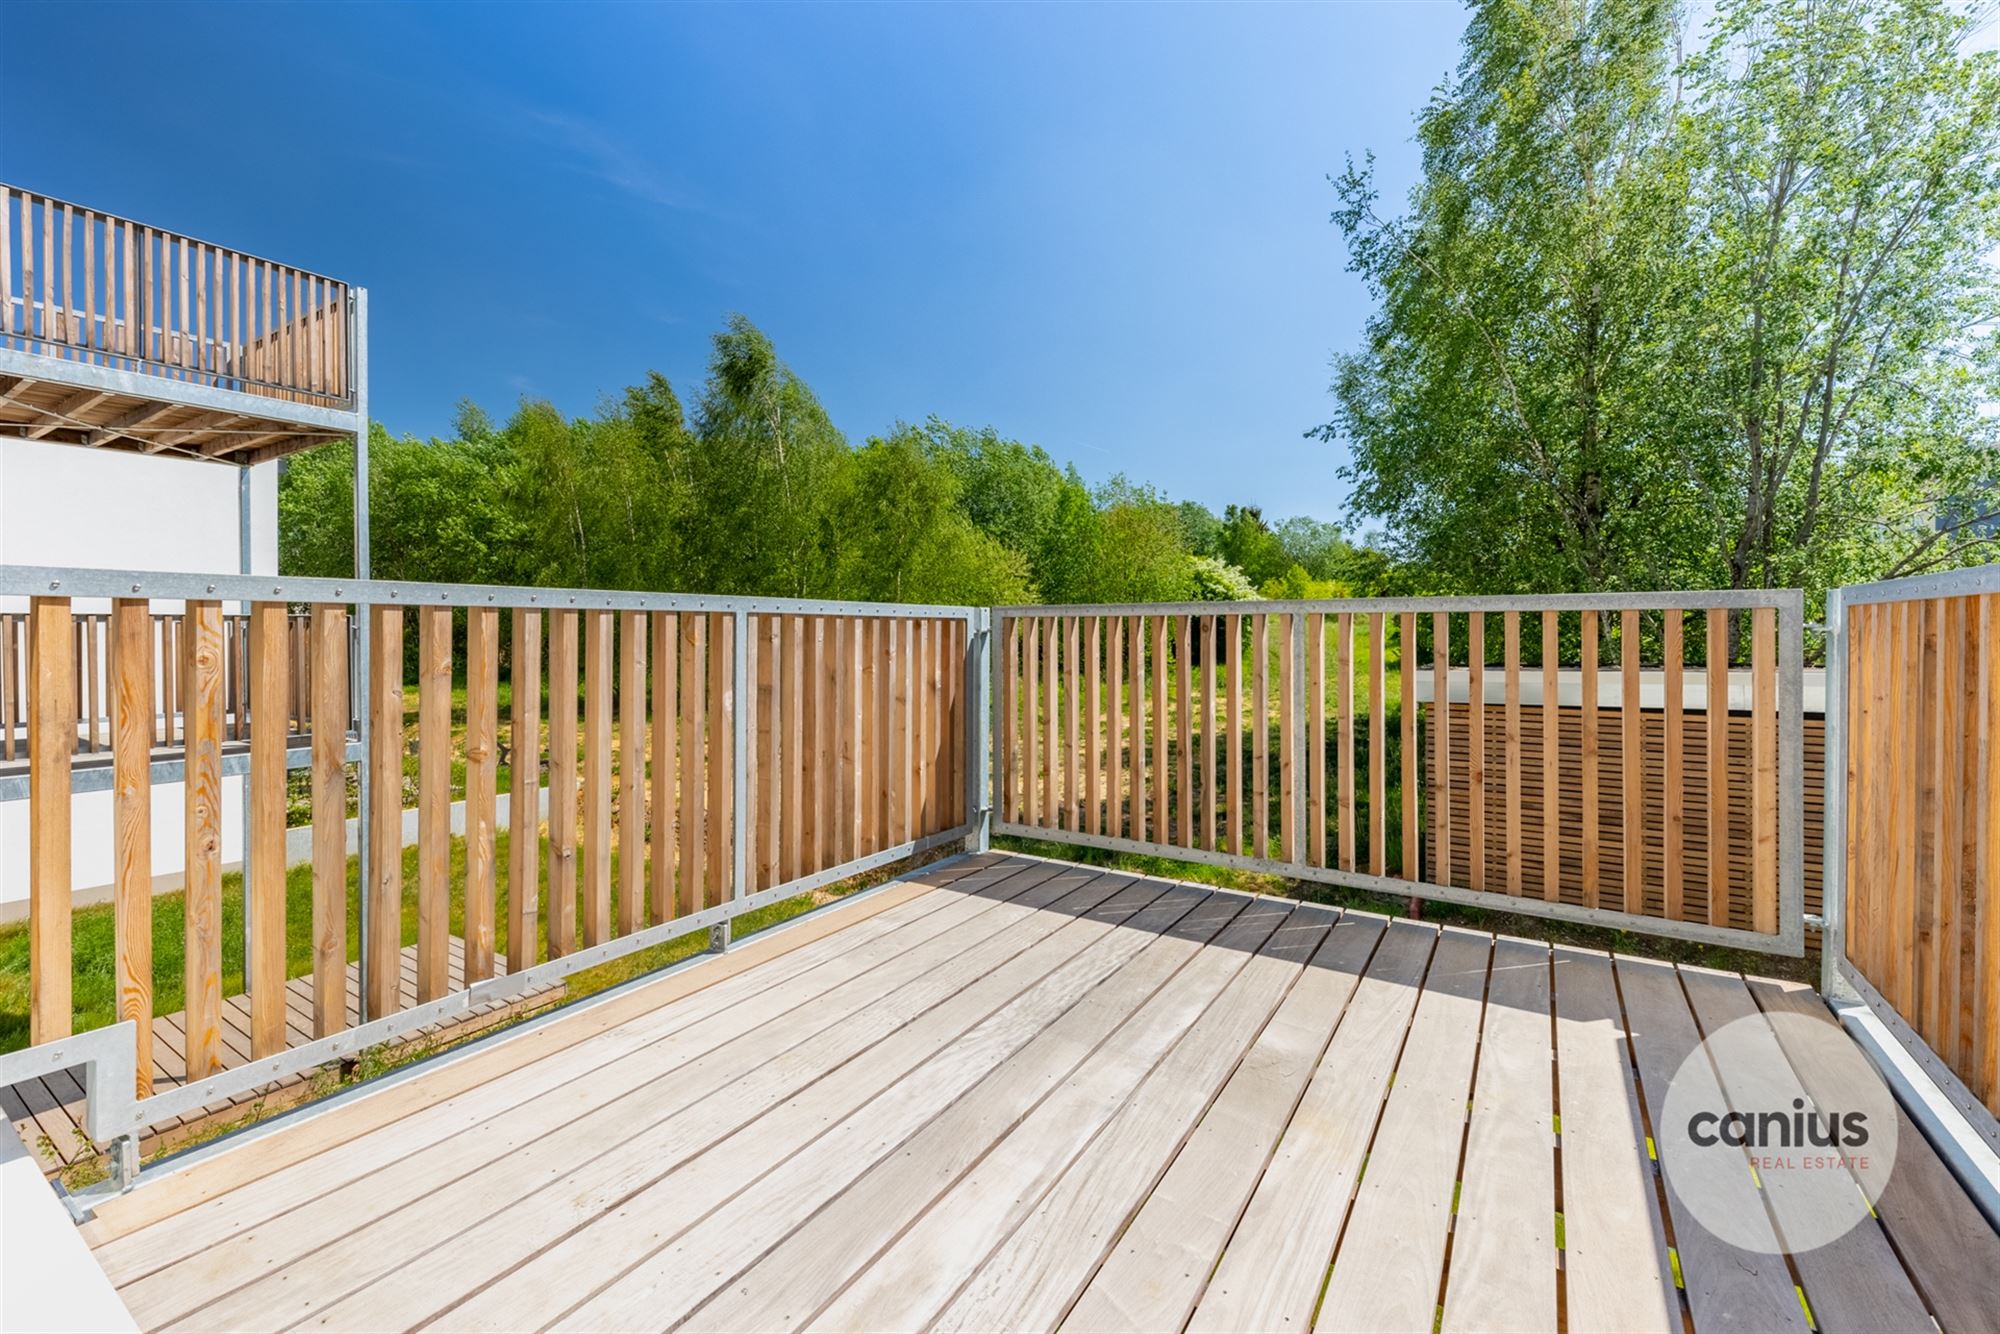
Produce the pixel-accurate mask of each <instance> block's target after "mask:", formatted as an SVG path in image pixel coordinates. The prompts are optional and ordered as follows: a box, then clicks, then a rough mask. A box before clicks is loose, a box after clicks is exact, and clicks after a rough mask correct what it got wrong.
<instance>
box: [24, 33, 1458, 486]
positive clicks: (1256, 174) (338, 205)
mask: <svg viewBox="0 0 2000 1334" xmlns="http://www.w3.org/2000/svg"><path fill="white" fill-rule="evenodd" d="M1463 26H1464V16H1463V11H1462V10H1460V9H1459V8H1458V7H1457V6H1456V5H1451V4H1441V3H1440V4H1414V3H1412V4H1351V5H1320V6H1309V5H1282V6H1280V5H1274V6H1268V7H1252V6H1231V7H1192V6H1183V7H1172V8H1139V7H1124V6H1102V7H1074V8H1058V7H1050V6H1039V5H1015V6H1003V7H959V6H931V7H901V6H887V5H881V6H868V7H835V6H763V7H709V6H682V7H673V8H668V7H648V6H640V5H617V6H614V5H602V6H589V5H582V4H572V5H567V6H562V7H535V6H529V5H514V6H507V7H496V8H481V7H474V6H458V5H449V4H431V5H425V6H408V7H398V6H379V5H354V6H333V5H275V6H249V5H232V6H228V7H214V8H208V7H182V6H177V5H169V4H143V5H141V4H132V5H121V6H104V7H95V6H91V5H87V4H81V3H71V4H63V5H47V6H23V5H14V6H10V8H9V17H8V34H9V40H8V45H9V48H10V49H11V50H13V51H14V52H15V53H16V56H17V58H16V59H14V60H11V61H10V62H9V65H8V72H7V80H6V82H7V93H6V98H5V109H4V110H0V176H4V178H5V179H7V180H8V181H10V182H11V183H13V184H16V185H20V186H24V187H27V188H30V189H34V190H38V191H47V192H49V193H53V194H57V195H60V196H64V197H68V198H71V199H74V200H77V201H79V202H84V203H89V204H92V205H94V206H97V207H101V208H106V209H109V210H112V211H115V212H120V213H125V214H128V215H132V216H136V217H138V218H141V219H143V220H146V221H149V222H153V223H155V224H157V225H160V226H165V227H172V228H175V229H178V230H183V231H188V232H192V233H194V234H196V235H199V236H202V237H205V238H208V239H212V240H216V241H219V242H222V243H224V244H227V245H233V246H239V247H242V248H244V249H248V250H252V251H256V252H258V253H262V254H267V255H270V256H273V257H276V258H280V259H283V260H287V261H290V262H293V263H297V264H300V265H303V266H306V267H311V268H315V269H318V270H320V271H321V272H325V273H329V274H332V275H334V276H335V277H339V278H343V279H347V280H350V281H353V282H355V283H358V284H361V285H364V286H366V287H368V288H369V291H370V302H371V309H372V339H373V355H372V358H371V362H372V368H373V391H372V406H373V409H374V414H375V416H376V417H377V418H378V419H380V420H382V421H383V422H385V423H386V424H387V425H388V426H389V427H390V428H391V429H393V430H397V431H412V432H417V433H423V434H429V433H444V432H446V431H448V429H449V427H450V422H451V417H452V411H453V406H454V404H455V403H456V402H457V401H458V400H459V399H460V398H461V397H469V398H472V399H474V400H475V401H477V402H479V403H481V404H482V405H484V406H486V407H487V408H488V409H489V410H490V411H493V412H494V413H495V414H496V415H502V414H504V413H505V412H506V411H507V410H509V409H510V408H511V407H512V405H513V403H514V402H515V401H516V400H517V399H518V398H519V397H520V396H521V395H522V394H532V395H535V396H538V397H546V398H548V399H550V400H552V401H553V402H555V403H556V404H557V406H559V407H560V408H562V409H563V410H564V411H566V412H571V413H581V412H585V411H588V410H589V409H590V408H591V407H592V406H594V405H595V404H596V403H597V401H598V400H599V399H600V398H601V397H603V396H604V395H606V394H611V393H615V392H616V391H617V390H618V389H620V388H621V387H622V386H624V385H625V384H627V383H630V382H631V381H633V380H634V379H636V378H637V377H639V376H640V375H642V374H643V373H644V372H645V371H646V370H648V369H649V368H650V369H658V370H660V371H662V372H664V373H665V374H667V375H668V376H669V377H671V378H672V379H673V381H674V383H675V384H676V386H677V387H679V388H680V389H681V390H682V393H683V398H684V399H691V398H692V397H693V393H694V391H695V389H696V388H697V386H698V384H699V381H700V378H701V374H702V371H703V367H704V365H705V362H706V358H707V354H708V338H709V335H710V334H711V333H712V332H713V331H714V330H715V329H717V328H718V327H719V326H720V325H721V323H722V321H723V319H724V318H725V317H726V316H727V315H728V314H729V313H730V312H732V311H741V312H743V313H744V314H746V315H748V316H749V317H750V318H751V319H752V320H754V321H756V322H757V323H758V324H759V325H761V326H762V327H763V328H764V329H765V330H766V332H768V333H769V334H770V335H771V336H772V338H773V339H774V340H775V342H776V344H777V346H778V350H779V352H780V355H782V356H783V357H784V358H785V359H786V360H787V361H788V362H789V363H790V364H791V365H792V367H793V368H794V369H795V370H797V371H798V372H799V374H800V375H802V376H803V377H804V378H805V379H806V380H807V381H808V382H809V383H810V384H811V385H812V386H813V388H814V389H815V390H816V391H817V392H818V393H819V395H820V397H821V399H822V401H823V402H824V403H825V404H826V406H827V408H828V410H829V411H830V412H831V414H832V416H833V418H834V420H835V422H836V423H837V424H838V425H839V426H840V427H841V428H842V429H843V430H845V431H846V432H847V434H848V436H849V438H850V439H853V440H856V441H859V440H860V439H862V438H865V437H866V436H868V435H871V434H877V433H881V432H884V431H886V430H887V429H889V428H890V427H891V426H892V425H893V424H894V423H895V422H896V421H897V420H898V419H903V420H913V421H914V420H921V419H923V418H924V417H925V416H928V415H931V414H936V415H938V416H942V417H945V418H947V419H949V420H951V421H955V422H959V423H962V424H966V425H973V426H984V425H991V426H993V427H996V428H998V429H999V430H1000V431H1001V432H1003V433H1005V434H1007V435H1010V436H1016V437H1019V438H1021V439H1024V440H1029V441H1032V442H1035V443H1038V444H1041V445H1043V446H1044V447H1046V448H1047V449H1048V450H1049V452H1050V453H1051V454H1052V455H1054V456H1055V457H1056V458H1057V459H1058V460H1062V461H1065V462H1074V463H1075V464H1076V465H1077V467H1078V468H1079V469H1080V470H1081V471H1082V472H1083V474H1084V475H1085V477H1086V478H1088V479H1090V480H1091V481H1092V482H1097V481H1101V480H1103V479H1104V478H1106V477H1108V476H1110V475H1111V474H1113V473H1114V472H1118V471H1121V470H1122V471H1124V472H1126V473H1127V474H1129V475H1131V476H1132V477H1134V478H1136V479H1143V480H1147V481H1151V482H1154V483H1156V484H1158V485H1160V486H1162V487H1164V488H1165V489H1166V490H1167V491H1168V492H1169V493H1171V494H1172V495H1174V496H1175V497H1177V498H1180V497H1191V498H1196V499H1201V500H1204V501H1206V502H1208V503H1209V504H1211V505H1212V506H1214V507H1215V508H1217V509H1218V510H1219V509H1220V508H1221V506H1222V505H1223V504H1224V503H1226V502H1230V501H1237V502H1247V503H1251V504H1259V505H1262V506H1264V507H1265V510H1266V512H1267V513H1268V514H1270V515H1272V516H1273V517H1274V518H1275V517H1280V516H1283V515H1287V514H1293V513H1311V514H1314V515H1318V516H1320V517H1323V518H1334V517H1338V515H1339V510H1340V505H1341V502H1342V499H1343V487H1342V485H1341V483H1340V482H1339V479H1338V478H1337V477H1336V476H1335V475H1334V473H1335V469H1336V467H1337V466H1338V464H1339V462H1340V456H1339V451H1338V450H1337V449H1336V448H1334V447H1330V446H1327V445H1323V444H1320V443H1317V442H1313V441H1308V440H1305V439H1303V438H1302V437H1301V433H1302V432H1303V431H1304V430H1305V429H1306V428H1308V427H1310V426H1312V425H1314V424H1316V423H1318V422H1321V421H1323V420H1325V419H1326V417H1327V416H1328V415H1329V410H1330V401H1329V399H1328V397H1327V392H1326V386H1327V380H1328V359H1329V357H1330V356H1331V355H1332V354H1333V353H1334V352H1335V351H1337V350H1341V349H1344V348H1348V347H1351V346H1353V345H1354V344H1355V342H1356V341H1357V339H1358V338H1359V336H1360V332H1361V326H1362V322H1363V320H1364V319H1365V317H1366V315H1367V312H1368V309H1369V302H1368V298H1367V294H1366V292H1365V291H1364V290H1363V289H1362V287H1361V285H1360V284H1359V282H1358V281H1356V280H1355V279H1354V278H1353V277H1352V276H1351V275H1349V274H1347V273H1346V272H1345V271H1344V265H1345V253H1344V251H1343V248H1342V246H1341V243H1340V238H1339V235H1338V232H1337V230H1336V229H1335V228H1334V227H1333V226H1332V225H1331V224H1330V223H1329V222H1328V221H1327V216H1328V213H1329V211H1330V209H1331V207H1332V204H1333V195H1332V190H1331V187H1329V186H1328V185H1327V183H1326V180H1325V177H1326V174H1327V173H1328V172H1329V171H1333V170H1336V169H1337V168H1338V167H1339V165H1340V163H1341V161H1342V156H1343V154H1344V153H1346V152H1348V151H1354V152H1356V153H1357V154H1358V153H1359V152H1360V151H1362V150H1366V149H1371V148H1372V149H1373V150H1375V152H1376V153H1377V155H1378V159H1379V163H1380V167H1381V172H1382V179H1383V183H1384V185H1385V187H1387V190H1388V193H1389V194H1390V195H1391V197H1392V199H1399V198H1400V197H1401V195H1402V193H1403V191H1404V190H1405V189H1406V188H1407V186H1408V185H1409V183H1410V181H1411V180H1412V179H1413V178H1414V175H1415V172H1416V170H1417V157H1416V152H1415V149H1414V147H1413V146H1412V145H1411V143H1410V133H1411V129H1412V125H1413V116H1414V113H1415V111H1416V110H1417V108H1418V107H1419V106H1421V105H1422V103H1423V101H1424V99H1425V98H1426V97H1427V96H1428V94H1429V92H1430V90H1431V89H1432V87H1433V86H1434V85H1435V84H1436V83H1437V82H1438V80H1439V79H1440V78H1441V77H1442V76H1443V75H1444V74H1445V73H1446V72H1447V70H1448V69H1449V68H1450V67H1451V65H1452V64H1453V63H1454V62H1455V60H1456V58H1457V43H1458V38H1459V35H1460V33H1461V32H1462V30H1463ZM31 52H41V53H44V54H45V55H46V56H48V58H47V59H23V58H18V57H20V56H22V55H23V54H24V53H31ZM86 53H87V55H86ZM82 71H88V73H87V74H86V73H82ZM119 71H123V73H122V74H120V73H117V72H119Z"/></svg>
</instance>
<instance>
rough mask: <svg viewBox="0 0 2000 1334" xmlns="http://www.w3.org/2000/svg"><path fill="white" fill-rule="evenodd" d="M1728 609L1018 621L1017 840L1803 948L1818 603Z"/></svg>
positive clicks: (1011, 736) (1013, 754) (1473, 605)
mask: <svg viewBox="0 0 2000 1334" xmlns="http://www.w3.org/2000/svg"><path fill="white" fill-rule="evenodd" d="M1705 596H1707V595H1703V594H1689V595H1658V596H1653V595H1646V596H1643V597H1628V598H1622V599H1619V600H1618V603H1617V604H1616V605H1610V606H1604V607H1593V606H1589V605H1580V602H1582V601H1583V600H1580V599H1577V598H1573V597H1572V598H1564V599H1551V600H1549V602H1548V605H1538V604H1536V603H1534V602H1533V601H1522V602H1509V601H1507V600H1504V599H1486V600H1481V599H1462V600H1454V601H1451V602H1444V603H1440V602H1438V601H1436V600H1431V601H1420V602H1412V603H1405V604H1398V603H1394V602H1376V603H1370V602H1352V603H1342V604H1312V603H1270V604H1256V603H1232V604H1223V605H1215V604H1210V605H1200V604H1194V605H1187V606H1169V607H1148V606H1145V605H1134V606H1130V607H1119V608H1046V609H1044V608H1008V609H1002V611H1001V613H1000V623H999V626H998V627H997V629H996V633H997V635H998V637H999V643H1000V653H999V664H1000V665H999V670H998V673H997V681H996V691H997V695H998V698H999V699H1000V701H1001V722H1000V730H1001V733H1002V738H1001V744H1000V747H999V752H1000V758H999V760H998V761H997V763H998V764H999V766H1000V801H1001V819H1002V822H1003V823H1002V831H1003V832H1017V833H1023V834H1032V835H1034V836H1042V837H1060V838H1067V839H1068V840H1070V841H1076V842H1082V843H1087V844H1094V845H1096V846H1105V847H1118V848H1129V849H1132V850H1143V851H1153V852H1160V853H1163V854H1169V855H1173V854H1188V855H1192V856H1193V858H1194V859H1196V860H1208V861H1217V862H1220V863H1221V864H1225V865H1237V864H1243V865H1250V866H1256V867H1261V868H1263V869H1269V870H1273V871H1277V872H1279V873H1281V874H1286V875H1293V876H1300V877H1302V878H1309V879H1319V880H1326V881H1330V882H1334V883H1343V884H1349V885H1354V886H1357V887H1362V888H1369V889H1375V890H1379V891H1384V892H1414V893H1417V894H1420V895H1425V894H1428V895H1432V896H1435V897H1445V898H1453V899H1457V900H1460V901H1466V902H1474V903H1481V904H1484V905H1487V906H1494V907H1503V908H1504V907H1514V908H1516V909H1517V910H1520V911H1530V912H1539V913H1542V914H1543V915H1554V916H1571V917H1576V918H1579V919H1581V920H1589V921H1598V922H1602V923H1606V924H1618V925H1632V926H1635V927H1638V928H1640V929H1647V930H1663V931H1665V932H1667V933H1668V934H1688V935H1695V936H1699V937H1701V938H1705V939H1711V940H1717V941H1729V942H1731V943H1737V944H1748V945H1752V946H1754V947H1762V948H1774V949H1781V950H1789V951H1792V952H1796V951H1797V949H1799V948H1801V947H1802V942H1803V925H1802V917H1803V913H1802V908H1801V896H1800V889H1801V885H1802V867H1801V865H1800V863H1801V862H1802V860H1803V856H1802V852H1801V851H1800V850H1799V849H1800V848H1801V844H1800V843H1799V842H1798V838H1799V830H1798V829H1797V828H1793V827H1791V826H1793V825H1794V824H1795V822H1796V819H1797V813H1798V812H1800V811H1801V809H1802V803H1801V802H1799V801H1797V800H1794V801H1792V802H1791V803H1790V805H1789V810H1790V811H1791V812H1793V814H1791V815H1784V814H1782V813H1781V811H1782V810H1783V809H1785V808H1786V807H1785V803H1784V802H1783V800H1782V799H1781V794H1782V793H1783V792H1784V791H1785V790H1786V785H1787V783H1789V784H1790V785H1791V786H1792V789H1793V790H1794V791H1797V790H1798V788H1799V785H1800V781H1801V778H1802V767H1803V766H1802V754H1801V738H1802V731H1803V729H1802V727H1801V726H1800V717H1799V709H1800V697H1799V679H1800V672H1801V667H1800V653H1801V649H1800V646H1799V635H1800V626H1799V624H1798V620H1799V610H1798V609H1799V606H1800V600H1799V598H1798V596H1797V595H1796V594H1791V593H1776V594H1771V595H1768V596H1767V595H1757V594H1752V595H1747V596H1746V595H1741V594H1721V595H1715V600H1716V601H1718V602H1720V603H1722V604H1723V605H1720V606H1717V607H1713V608H1710V607H1706V606H1704V605H1703V603H1702V599H1703V598H1704V597H1705ZM1488 603H1491V604H1492V605H1491V606H1490V608H1489V607H1488V606H1487V605H1486V604H1488ZM1461 608H1463V609H1461ZM1781 614H1782V615H1783V616H1784V617H1785V618H1786V619H1787V620H1788V621H1789V622H1790V625H1789V627H1788V631H1787V633H1788V634H1789V635H1790V636H1791V642H1790V653H1789V658H1790V666H1789V668H1788V669H1787V670H1788V671H1789V673H1790V677H1791V689H1790V691H1789V698H1790V703H1789V710H1790V726H1789V727H1787V728H1785V729H1783V730H1784V731H1785V733H1786V734H1787V735H1788V736H1789V738H1790V739H1789V740H1788V741H1786V742H1785V743H1784V745H1783V747H1781V716H1782V714H1783V712H1784V711H1783V710H1781V700H1780V689H1779V686H1780V679H1781V678H1780V670H1781V668H1780V661H1779V658H1780V643H1781V639H1780V629H1779V624H1780V617H1781ZM1691 621H1692V622H1693V623H1694V624H1695V626H1696V627H1697V630H1698V633H1697V636H1696V643H1698V644H1699V643H1702V642H1703V640H1702V639H1701V638H1700V636H1699V632H1700V631H1701V630H1705V631H1706V644H1707V646H1708V648H1707V652H1706V654H1705V655H1704V656H1705V658H1706V661H1704V662H1697V663H1693V664H1690V663H1689V662H1688V661H1687V660H1686V659H1687V645H1688V640H1689V637H1690V636H1689V634H1688V627H1689V624H1690V622H1691ZM1524 631H1525V632H1527V633H1526V636H1525V638H1524ZM1732 656H1734V657H1735V658H1736V659H1737V661H1738V662H1740V663H1741V665H1742V667H1744V668H1746V669H1747V684H1748V690H1747V692H1746V691H1744V690H1743V684H1744V682H1743V681H1741V680H1739V683H1738V690H1739V693H1741V694H1745V695H1746V696H1747V697H1746V698H1743V699H1741V700H1738V701H1730V698H1729V692H1730V667H1731V658H1732ZM1607 673H1609V674H1612V676H1613V677H1614V679H1613V680H1611V681H1608V682H1607V681H1605V680H1604V679H1603V678H1604V676H1605V674H1607ZM1691 673H1700V674H1702V675H1701V676H1700V679H1701V680H1703V681H1705V683H1706V684H1707V686H1708V690H1709V693H1708V695H1707V698H1709V699H1713V700H1718V701H1725V703H1724V704H1723V706H1722V707H1720V708H1716V709H1703V710H1700V711H1698V712H1696V711H1690V710H1689V709H1688V707H1687V705H1686V701H1685V698H1684V696H1685V692H1686V687H1687V684H1688V678H1689V676H1690V674H1691ZM1149 682H1150V688H1149V685H1148V683H1149ZM1606 686H1609V687H1610V688H1609V690H1608V691H1607V690H1606V689H1605V687H1606ZM1530 695H1532V696H1533V698H1532V699H1530V698H1529V696H1530ZM1475 702H1476V703H1475ZM1059 720H1060V730H1059V726H1058V724H1059ZM1690 720H1693V721H1694V724H1695V725H1694V726H1693V727H1690V726H1689V723H1690ZM1711 831H1716V832H1714V833H1713V834H1712V832H1711ZM1783 835H1789V838H1790V840H1791V841H1790V843H1789V846H1790V848H1791V849H1792V851H1791V852H1790V853H1789V854H1788V853H1787V852H1786V851H1785V849H1786V847H1787V846H1788V844H1787V841H1786V838H1785V837H1783ZM1787 856H1789V858H1790V860H1789V862H1787V861H1786V860H1785V858H1786V857H1787ZM1788 885H1789V892H1785V891H1786V890H1787V886H1788Z"/></svg>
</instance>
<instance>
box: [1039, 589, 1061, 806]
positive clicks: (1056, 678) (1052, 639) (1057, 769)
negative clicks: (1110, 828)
mask: <svg viewBox="0 0 2000 1334" xmlns="http://www.w3.org/2000/svg"><path fill="white" fill-rule="evenodd" d="M1042 644H1043V649H1042V661H1043V665H1042V682H1043V686H1042V755H1043V758H1044V763H1045V764H1046V766H1047V774H1046V776H1045V777H1044V779H1043V782H1042V822H1043V824H1044V825H1045V826H1046V827H1047V828H1050V829H1055V828H1059V827H1060V826H1061V824H1062V804H1063V785H1062V766H1061V764H1060V763H1059V760H1060V757H1061V754H1062V743H1061V741H1060V739H1059V736H1060V734H1059V731H1058V725H1059V724H1060V722H1061V719H1060V717H1059V713H1060V709H1061V704H1062V621H1061V620H1060V619H1059V618H1057V617H1053V616H1047V617H1043V618H1042Z"/></svg>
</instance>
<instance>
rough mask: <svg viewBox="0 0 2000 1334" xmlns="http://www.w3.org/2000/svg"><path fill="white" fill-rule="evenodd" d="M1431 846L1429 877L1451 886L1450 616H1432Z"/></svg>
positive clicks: (1444, 614) (1446, 614)
mask: <svg viewBox="0 0 2000 1334" xmlns="http://www.w3.org/2000/svg"><path fill="white" fill-rule="evenodd" d="M1431 752H1432V753H1431V843H1432V846H1433V847H1435V848H1436V849H1437V865H1436V866H1435V867H1433V868H1431V873H1430V875H1429V876H1428V877H1426V878H1427V879H1428V880H1429V881H1430V882H1431V883H1432V884H1435V885H1449V884H1450V883H1451V875H1452V871H1451V615H1450V613H1448V612H1442V611H1440V612H1433V613H1432V614H1431Z"/></svg>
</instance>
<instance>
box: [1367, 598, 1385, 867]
mask: <svg viewBox="0 0 2000 1334" xmlns="http://www.w3.org/2000/svg"><path fill="white" fill-rule="evenodd" d="M1388 685H1389V623H1388V619H1387V618H1386V617H1385V616H1384V615H1383V614H1382V613H1381V612H1379V611H1378V612H1371V613H1370V614H1369V617H1368V870H1369V873H1370V874H1372V875H1387V874H1388V873H1389V731H1388V726H1387V720H1388V709H1389V701H1388V698H1387V696H1388V693H1389V690H1388Z"/></svg>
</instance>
